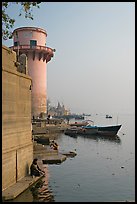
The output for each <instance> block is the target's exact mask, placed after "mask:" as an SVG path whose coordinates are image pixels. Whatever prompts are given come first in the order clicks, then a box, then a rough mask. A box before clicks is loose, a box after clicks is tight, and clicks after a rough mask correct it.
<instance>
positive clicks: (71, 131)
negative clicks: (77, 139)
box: [65, 124, 122, 136]
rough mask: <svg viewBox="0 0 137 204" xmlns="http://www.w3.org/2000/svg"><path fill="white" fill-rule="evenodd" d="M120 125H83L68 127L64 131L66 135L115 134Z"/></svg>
mask: <svg viewBox="0 0 137 204" xmlns="http://www.w3.org/2000/svg"><path fill="white" fill-rule="evenodd" d="M121 126H122V125H108V126H95V125H89V124H88V125H85V126H82V127H77V126H74V127H70V128H67V130H66V131H65V134H66V135H99V136H116V135H117V133H118V131H119V129H120V128H121Z"/></svg>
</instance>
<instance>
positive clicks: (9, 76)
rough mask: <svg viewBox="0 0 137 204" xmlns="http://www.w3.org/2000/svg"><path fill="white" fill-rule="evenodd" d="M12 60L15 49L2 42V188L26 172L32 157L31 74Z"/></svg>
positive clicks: (14, 58)
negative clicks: (19, 68) (20, 70)
mask: <svg viewBox="0 0 137 204" xmlns="http://www.w3.org/2000/svg"><path fill="white" fill-rule="evenodd" d="M15 64H16V53H15V52H13V51H11V50H10V49H9V48H7V47H6V46H2V190H4V189H6V188H8V187H9V186H11V185H13V184H14V183H16V182H17V181H18V180H20V179H21V178H23V177H24V176H25V175H27V174H28V173H29V171H30V170H29V169H30V164H31V162H32V160H33V143H32V132H31V88H30V86H31V78H30V77H29V76H28V75H26V74H23V73H20V72H18V71H17V67H16V66H15Z"/></svg>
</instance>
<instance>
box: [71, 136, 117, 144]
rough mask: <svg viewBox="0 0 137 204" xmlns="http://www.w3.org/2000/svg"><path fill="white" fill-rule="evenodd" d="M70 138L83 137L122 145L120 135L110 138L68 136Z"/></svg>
mask: <svg viewBox="0 0 137 204" xmlns="http://www.w3.org/2000/svg"><path fill="white" fill-rule="evenodd" d="M68 136H69V137H73V138H78V137H83V138H89V139H91V140H96V141H100V140H103V141H108V142H113V143H116V144H121V139H120V137H119V136H118V135H116V136H113V137H109V136H97V135H74V136H73V135H68Z"/></svg>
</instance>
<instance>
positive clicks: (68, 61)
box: [3, 2, 135, 114]
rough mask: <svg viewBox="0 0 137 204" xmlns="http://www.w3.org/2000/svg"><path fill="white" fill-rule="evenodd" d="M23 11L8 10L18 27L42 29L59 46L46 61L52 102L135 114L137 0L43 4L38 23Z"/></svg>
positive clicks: (81, 109) (49, 41)
mask: <svg viewBox="0 0 137 204" xmlns="http://www.w3.org/2000/svg"><path fill="white" fill-rule="evenodd" d="M19 9H20V7H19V6H16V5H14V6H13V5H11V6H10V7H9V9H8V14H9V15H11V16H12V17H14V18H15V19H16V22H15V26H14V28H13V30H14V29H15V28H18V27H22V26H35V27H41V28H43V29H45V30H46V31H47V34H48V36H47V46H48V47H51V48H55V49H56V52H55V55H54V58H52V60H51V61H50V62H49V63H48V64H47V91H48V98H49V99H50V101H51V104H52V105H57V102H58V101H59V102H61V103H63V104H64V105H65V106H66V108H68V109H70V110H71V112H77V113H83V112H84V113H91V114H92V113H104V114H110V113H134V111H135V3H134V2H103V3H102V2H48V3H46V2H43V3H41V4H40V9H37V8H35V9H33V15H34V20H33V21H32V20H28V19H25V18H24V16H22V17H18V14H19ZM12 43H13V42H12V40H8V41H4V42H3V44H4V45H7V46H11V45H12Z"/></svg>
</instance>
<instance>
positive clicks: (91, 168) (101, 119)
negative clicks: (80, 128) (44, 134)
mask: <svg viewBox="0 0 137 204" xmlns="http://www.w3.org/2000/svg"><path fill="white" fill-rule="evenodd" d="M86 119H91V120H93V121H94V124H95V125H98V124H99V125H110V124H116V123H119V124H122V127H121V129H120V131H119V132H118V136H119V139H107V138H100V137H85V136H78V137H70V136H68V135H64V134H63V133H62V134H59V136H58V137H57V139H56V141H57V142H58V144H59V151H74V150H75V149H76V152H77V155H76V156H75V157H73V158H71V157H68V158H67V159H66V160H65V161H64V162H62V163H61V164H59V165H55V164H50V165H43V168H44V169H45V170H46V178H44V179H43V180H42V181H43V184H41V187H39V188H37V189H38V191H39V192H43V194H41V196H40V197H39V199H37V198H36V197H35V196H34V193H33V194H32V193H31V192H32V190H31V191H30V190H27V191H26V192H25V193H23V194H22V195H21V196H22V197H21V196H19V197H18V198H17V199H16V200H15V202H16V201H24V202H29V201H30V202H34V201H37V202H41V201H44V202H114V201H134V200H135V115H131V114H123V115H118V116H117V115H113V117H112V118H110V119H106V118H105V115H97V114H96V115H93V116H92V115H91V116H90V117H87V118H86Z"/></svg>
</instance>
